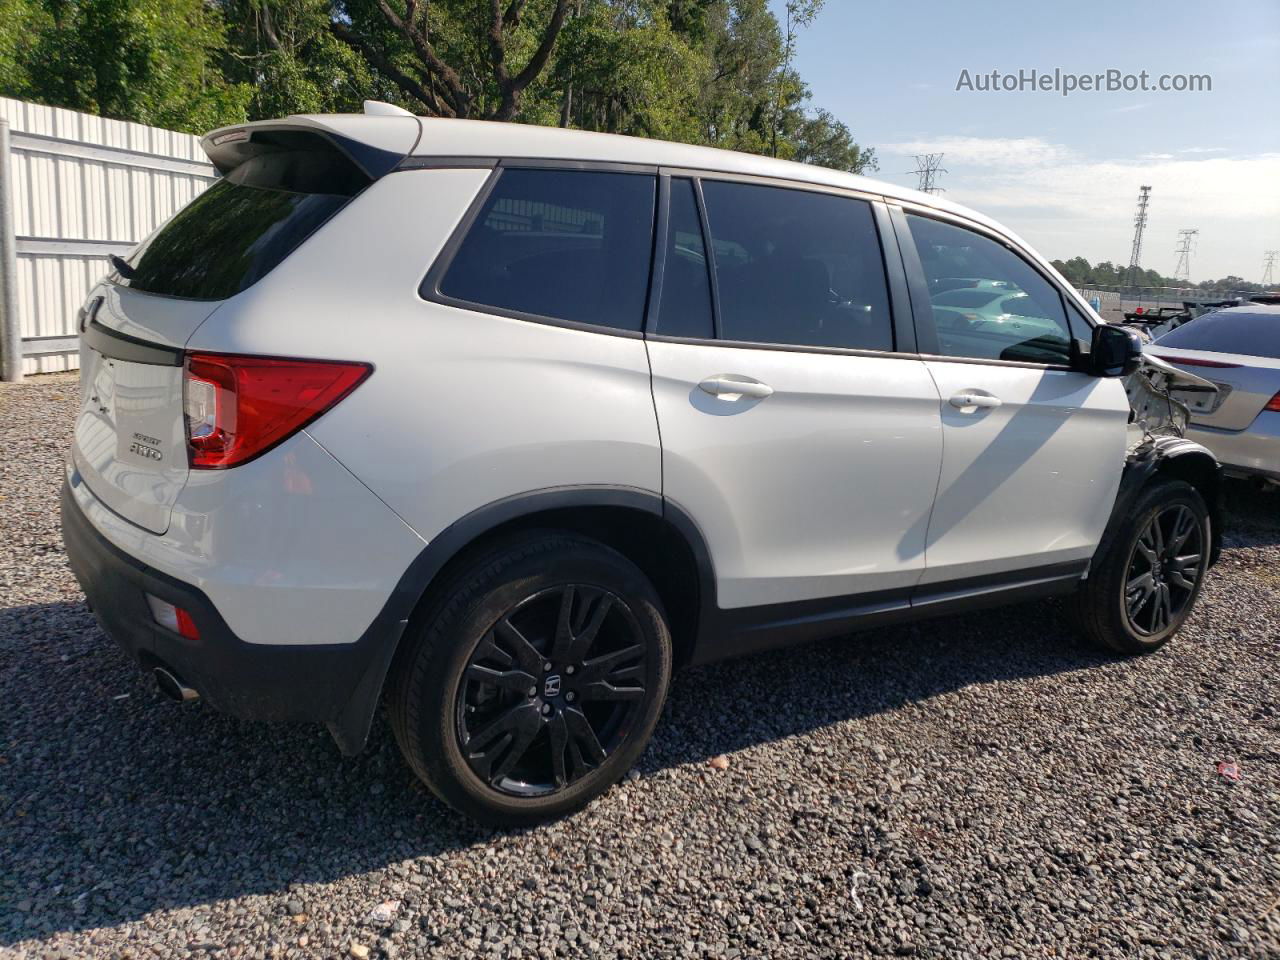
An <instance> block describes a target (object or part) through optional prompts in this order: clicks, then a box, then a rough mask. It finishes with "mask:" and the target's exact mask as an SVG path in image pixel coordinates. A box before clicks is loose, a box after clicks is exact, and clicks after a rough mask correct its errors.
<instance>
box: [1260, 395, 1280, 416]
mask: <svg viewBox="0 0 1280 960" xmlns="http://www.w3.org/2000/svg"><path fill="white" fill-rule="evenodd" d="M1262 409H1263V410H1266V411H1268V412H1270V413H1280V393H1277V394H1276V395H1275V396H1274V397H1272V398H1271V399H1270V400H1268V401H1267V405H1266V406H1265V407H1263V408H1262Z"/></svg>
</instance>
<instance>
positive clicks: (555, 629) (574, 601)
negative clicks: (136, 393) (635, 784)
mask: <svg viewBox="0 0 1280 960" xmlns="http://www.w3.org/2000/svg"><path fill="white" fill-rule="evenodd" d="M436 597H437V599H436V602H435V603H434V605H433V606H432V607H431V608H430V611H429V613H428V615H427V616H425V617H424V618H423V619H422V622H421V623H420V625H419V626H418V627H417V628H416V629H415V630H414V632H413V634H412V635H411V636H406V637H405V647H404V648H403V650H402V652H401V654H400V655H398V656H397V660H396V665H395V667H394V673H393V676H392V682H391V686H390V693H389V712H390V718H391V725H392V729H393V731H394V733H395V737H396V741H397V743H398V744H399V746H400V751H401V753H403V754H404V757H405V760H406V761H407V762H408V764H409V766H410V767H411V768H412V769H413V772H414V773H415V774H417V775H418V777H419V778H420V779H421V780H422V781H423V782H424V783H426V785H427V786H428V787H430V788H431V790H432V791H433V792H434V793H435V794H436V795H437V796H438V797H440V799H441V800H443V801H445V802H446V803H448V804H449V805H450V806H452V807H453V808H454V809H456V810H458V811H460V812H461V813H463V814H466V815H467V816H469V817H471V818H473V819H475V820H478V821H481V822H483V823H486V824H490V825H493V826H504V827H505V826H522V825H526V824H532V823H537V822H540V821H543V820H548V819H552V818H555V817H559V816H563V815H564V814H567V813H570V812H572V811H574V810H577V809H580V808H581V807H583V806H585V805H586V804H587V803H588V802H590V801H591V800H592V799H594V798H595V797H597V796H599V795H600V794H601V793H603V792H605V791H606V790H607V789H608V788H609V787H610V786H612V785H613V784H614V783H616V782H617V781H618V780H619V779H620V778H621V777H622V776H623V775H624V774H625V773H626V772H627V771H628V770H629V769H630V768H631V766H632V765H633V764H634V763H635V762H636V760H637V759H638V758H639V756H640V754H641V752H642V751H643V750H644V747H645V745H646V744H647V743H648V740H649V737H650V736H651V734H652V733H653V728H654V726H655V725H656V724H657V722H658V716H659V714H660V713H661V711H662V704H663V700H664V699H665V697H666V692H667V685H668V682H669V681H670V677H671V656H672V654H671V634H670V631H669V629H668V627H667V622H666V616H665V613H664V611H663V608H662V602H661V599H660V598H659V596H658V594H657V591H655V590H654V588H653V585H652V584H651V583H650V582H649V581H648V579H647V578H646V577H645V576H644V574H643V573H641V572H640V570H639V569H637V568H636V566H635V565H634V564H632V563H631V562H630V561H629V560H627V559H626V558H625V557H623V556H622V555H621V554H619V553H618V552H617V551H615V550H612V549H610V548H608V547H606V546H604V545H603V544H601V543H598V542H596V541H594V540H590V539H587V538H585V537H580V536H577V535H575V534H565V533H556V532H532V533H526V534H523V535H521V536H519V537H517V538H514V539H510V540H507V541H505V542H503V543H500V544H497V545H495V546H494V547H493V548H492V549H488V550H485V551H484V552H482V553H480V554H478V555H477V556H476V557H474V558H473V559H472V560H471V561H470V562H467V563H466V564H465V565H464V567H463V568H462V569H461V570H459V571H458V572H457V573H456V574H455V575H453V576H451V577H450V578H449V580H448V582H447V583H445V584H444V586H443V588H442V589H441V590H440V591H439V592H438V593H437V594H436ZM548 665H550V669H548ZM517 753H518V756H517ZM557 754H558V756H559V761H558V762H557V760H556V756H557Z"/></svg>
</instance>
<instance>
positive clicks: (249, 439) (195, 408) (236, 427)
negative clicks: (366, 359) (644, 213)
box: [184, 353, 373, 470]
mask: <svg viewBox="0 0 1280 960" xmlns="http://www.w3.org/2000/svg"><path fill="white" fill-rule="evenodd" d="M372 369H373V368H372V367H371V366H369V365H368V364H367V363H342V362H338V361H331V360H280V359H276V358H274V357H243V356H228V355H223V354H210V353H189V354H187V368H186V383H185V385H184V386H185V397H184V413H185V415H186V423H187V445H188V447H189V449H190V460H191V466H192V467H193V468H196V469H201V470H218V469H222V468H225V467H234V466H237V465H238V464H241V463H245V462H246V461H248V460H252V459H253V458H254V457H256V456H258V455H259V454H262V453H265V452H266V451H268V450H270V449H271V448H272V447H274V446H275V445H276V444H277V443H280V442H281V441H282V440H284V439H286V438H288V437H290V436H292V435H293V434H295V433H297V432H298V431H299V430H301V429H302V428H303V427H305V426H306V425H307V424H308V423H310V422H311V421H312V420H314V419H316V417H318V416H320V415H321V414H322V413H324V412H325V411H326V410H328V409H329V408H330V407H332V406H333V405H334V404H336V403H337V402H338V401H339V400H341V399H342V398H343V397H345V396H346V395H347V394H349V393H350V392H351V391H352V390H354V389H355V388H356V387H357V386H359V384H360V382H361V381H362V380H364V378H365V377H367V376H368V375H369V373H370V371H371V370H372Z"/></svg>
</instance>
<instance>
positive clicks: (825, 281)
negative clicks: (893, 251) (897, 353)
mask: <svg viewBox="0 0 1280 960" xmlns="http://www.w3.org/2000/svg"><path fill="white" fill-rule="evenodd" d="M702 190H703V196H704V199H705V201H706V205H707V222H708V226H709V227H710V229H711V243H712V249H713V253H714V256H715V265H716V284H717V289H718V291H719V296H720V336H721V337H722V338H723V339H725V340H741V341H747V342H750V343H785V344H796V345H799V346H813V347H852V348H861V349H866V350H892V349H893V322H892V317H891V316H890V314H889V293H888V286H887V283H886V281H885V274H884V263H883V261H882V260H881V257H880V241H879V238H878V236H877V234H876V227H875V221H874V220H873V218H872V213H871V206H870V204H868V203H866V202H865V201H862V200H855V199H852V198H849V197H838V196H832V195H830V194H821V193H806V192H804V191H801V190H791V189H786V188H783V187H765V186H757V185H755V184H745V183H724V182H718V181H704V182H703V184H702Z"/></svg>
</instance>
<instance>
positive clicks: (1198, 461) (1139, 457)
mask: <svg viewBox="0 0 1280 960" xmlns="http://www.w3.org/2000/svg"><path fill="white" fill-rule="evenodd" d="M1159 476H1172V477H1177V478H1178V479H1184V480H1187V481H1188V482H1190V483H1191V484H1192V485H1193V486H1194V487H1195V488H1196V489H1197V490H1199V491H1200V495H1201V496H1202V497H1204V501H1205V504H1206V506H1208V508H1209V519H1210V527H1211V530H1210V537H1211V542H1210V548H1209V563H1210V564H1213V563H1216V562H1217V560H1218V557H1219V555H1220V554H1221V553H1222V502H1221V499H1222V492H1221V491H1222V466H1221V464H1219V463H1218V458H1217V457H1215V456H1214V455H1213V454H1212V453H1211V452H1210V451H1209V449H1208V448H1206V447H1204V446H1202V445H1201V444H1199V443H1196V442H1195V441H1194V440H1188V439H1187V438H1186V437H1148V438H1147V439H1146V440H1144V441H1143V442H1142V443H1140V444H1139V445H1138V446H1137V447H1135V448H1134V449H1133V450H1131V451H1130V452H1129V455H1128V456H1127V457H1126V458H1125V465H1124V472H1123V473H1122V474H1121V475H1120V488H1119V489H1118V490H1117V492H1116V502H1115V505H1114V506H1113V507H1112V510H1111V518H1110V519H1109V520H1108V521H1107V527H1106V530H1105V531H1104V532H1103V534H1102V539H1101V540H1100V541H1099V545H1098V549H1097V552H1096V553H1095V554H1094V561H1095V563H1096V561H1097V560H1098V558H1099V557H1100V556H1101V555H1102V553H1103V552H1104V551H1105V550H1106V549H1107V548H1108V547H1109V546H1110V545H1111V541H1112V540H1113V539H1114V538H1115V536H1116V531H1117V529H1118V528H1119V526H1120V524H1121V522H1123V520H1124V518H1125V517H1126V516H1128V513H1129V508H1130V507H1131V506H1132V505H1133V502H1134V500H1135V499H1137V496H1138V494H1139V492H1141V490H1142V489H1143V488H1144V487H1145V486H1146V485H1147V484H1149V483H1150V482H1151V481H1152V480H1154V479H1156V478H1157V477H1159Z"/></svg>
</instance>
